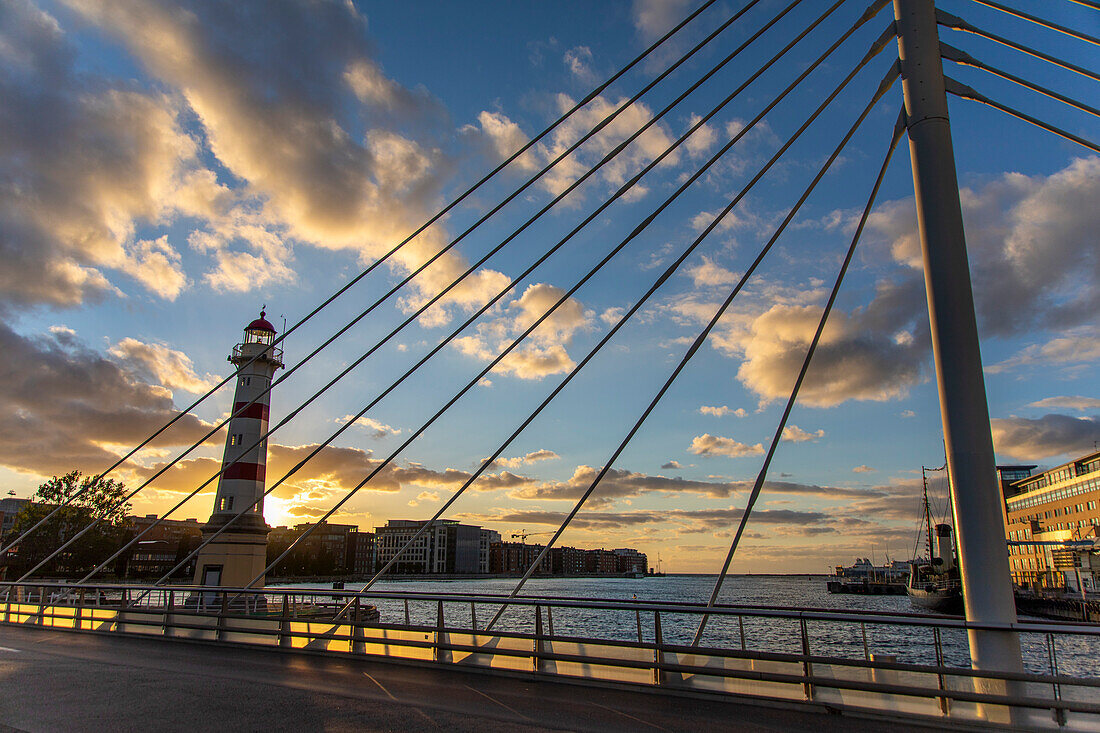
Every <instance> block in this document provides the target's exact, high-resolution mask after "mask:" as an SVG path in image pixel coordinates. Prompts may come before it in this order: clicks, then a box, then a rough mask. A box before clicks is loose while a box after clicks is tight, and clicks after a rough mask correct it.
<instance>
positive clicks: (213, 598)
mask: <svg viewBox="0 0 1100 733" xmlns="http://www.w3.org/2000/svg"><path fill="white" fill-rule="evenodd" d="M221 583H222V566H221V565H207V566H205V567H203V569H202V585H205V586H207V587H215V588H216V587H217V586H219V585H221ZM217 602H218V594H217V593H203V594H202V605H203V606H204V607H207V606H213V605H215V604H216V603H217Z"/></svg>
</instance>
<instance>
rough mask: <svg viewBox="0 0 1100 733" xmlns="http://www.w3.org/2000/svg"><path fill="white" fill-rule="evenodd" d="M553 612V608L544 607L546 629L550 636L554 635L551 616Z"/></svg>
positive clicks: (552, 616)
mask: <svg viewBox="0 0 1100 733" xmlns="http://www.w3.org/2000/svg"><path fill="white" fill-rule="evenodd" d="M553 610H554V607H553V606H547V607H546V628H547V633H548V634H550V636H553V635H554V614H553Z"/></svg>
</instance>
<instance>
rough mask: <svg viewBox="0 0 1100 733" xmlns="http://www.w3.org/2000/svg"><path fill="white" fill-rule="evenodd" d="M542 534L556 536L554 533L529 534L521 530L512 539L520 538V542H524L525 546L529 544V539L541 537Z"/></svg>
mask: <svg viewBox="0 0 1100 733" xmlns="http://www.w3.org/2000/svg"><path fill="white" fill-rule="evenodd" d="M542 534H554V533H553V532H528V531H527V530H525V529H521V530H520V531H519V533H517V534H513V535H512V539H515V538H517V537H519V541H520V542H522V543H524V544H527V538H528V537H538V536H539V535H542Z"/></svg>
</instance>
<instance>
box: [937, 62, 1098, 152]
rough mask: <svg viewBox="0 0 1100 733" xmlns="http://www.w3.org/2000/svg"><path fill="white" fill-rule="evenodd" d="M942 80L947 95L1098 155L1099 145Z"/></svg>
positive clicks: (947, 79)
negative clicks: (975, 103) (997, 111)
mask: <svg viewBox="0 0 1100 733" xmlns="http://www.w3.org/2000/svg"><path fill="white" fill-rule="evenodd" d="M943 80H944V85H945V86H946V88H947V91H948V93H949V94H954V95H955V96H956V97H962V98H963V99H969V100H971V101H974V102H981V103H982V104H986V105H989V106H990V107H992V108H993V109H997V110H1000V111H1001V112H1004V113H1005V114H1008V115H1011V116H1012V117H1016V118H1018V119H1021V120H1023V121H1024V122H1029V123H1031V124H1032V125H1035V126H1036V127H1038V128H1040V129H1042V130H1046V131H1047V132H1050V133H1053V134H1055V135H1058V136H1059V137H1063V138H1065V139H1066V140H1069V141H1071V142H1075V143H1077V144H1078V145H1082V146H1084V147H1086V148H1088V149H1089V150H1091V151H1093V152H1094V153H1100V145H1097V144H1096V143H1094V142H1092V141H1090V140H1086V139H1085V138H1083V137H1078V136H1077V135H1074V134H1073V133H1072V132H1066V131H1065V130H1063V129H1061V128H1059V127H1055V126H1054V125H1051V124H1050V123H1047V122H1043V121H1042V120H1040V119H1037V118H1035V117H1032V116H1031V115H1029V114H1025V113H1024V112H1020V111H1019V110H1017V109H1013V108H1012V107H1009V106H1008V105H1005V104H1001V103H1000V102H995V101H993V100H992V99H990V98H989V97H987V96H985V95H984V94H982V93H980V92H977V91H975V90H974V89H972V88H970V87H968V86H966V85H965V84H960V83H959V82H957V81H955V80H954V79H952V78H951V77H949V76H944V78H943Z"/></svg>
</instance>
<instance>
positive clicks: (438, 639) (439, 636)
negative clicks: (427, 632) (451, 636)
mask: <svg viewBox="0 0 1100 733" xmlns="http://www.w3.org/2000/svg"><path fill="white" fill-rule="evenodd" d="M436 604H437V605H436V610H435V647H434V648H433V650H432V657H433V659H434V660H435V661H436V662H446V661H448V660H447V658H446V657H447V654H446V652H445V651H444V650H442V649H440V648H439V645H440V644H442V643H443V640H444V636H445V634H444V631H443V629H444V619H443V601H437V602H436Z"/></svg>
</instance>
